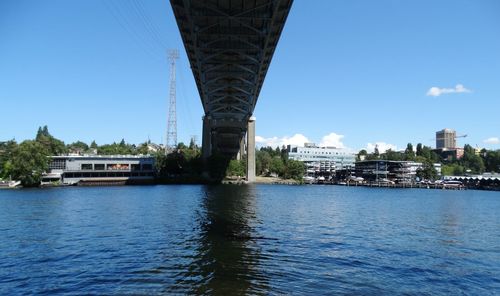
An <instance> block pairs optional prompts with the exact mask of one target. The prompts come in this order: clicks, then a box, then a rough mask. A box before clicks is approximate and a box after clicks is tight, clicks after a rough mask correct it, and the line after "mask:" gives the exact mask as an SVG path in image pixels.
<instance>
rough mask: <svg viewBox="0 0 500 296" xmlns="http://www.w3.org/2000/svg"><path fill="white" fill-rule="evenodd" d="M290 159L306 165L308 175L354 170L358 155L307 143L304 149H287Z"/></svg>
mask: <svg viewBox="0 0 500 296" xmlns="http://www.w3.org/2000/svg"><path fill="white" fill-rule="evenodd" d="M287 150H288V159H293V160H298V161H302V162H304V163H305V165H306V168H307V173H308V175H313V174H324V173H334V172H335V171H336V170H340V169H345V168H354V163H355V162H356V155H355V154H354V153H352V152H351V151H348V150H346V149H342V148H336V147H318V146H316V145H315V144H314V143H305V144H304V147H298V146H290V145H288V147H287Z"/></svg>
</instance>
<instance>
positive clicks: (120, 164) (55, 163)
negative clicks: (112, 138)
mask: <svg viewBox="0 0 500 296" xmlns="http://www.w3.org/2000/svg"><path fill="white" fill-rule="evenodd" d="M154 163H155V161H154V157H152V156H144V155H139V156H137V155H68V156H52V157H51V160H50V162H49V173H48V174H47V175H45V176H44V177H43V178H42V185H47V184H51V183H53V182H60V183H62V184H68V185H71V184H77V183H89V182H92V183H99V182H102V183H106V182H108V183H112V182H125V183H128V182H137V183H140V182H141V181H147V180H152V179H153V178H154Z"/></svg>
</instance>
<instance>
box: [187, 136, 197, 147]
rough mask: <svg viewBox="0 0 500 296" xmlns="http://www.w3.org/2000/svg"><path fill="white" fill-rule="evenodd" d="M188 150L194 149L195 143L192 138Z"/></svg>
mask: <svg viewBox="0 0 500 296" xmlns="http://www.w3.org/2000/svg"><path fill="white" fill-rule="evenodd" d="M189 149H196V142H195V141H194V137H192V138H191V140H190V141H189Z"/></svg>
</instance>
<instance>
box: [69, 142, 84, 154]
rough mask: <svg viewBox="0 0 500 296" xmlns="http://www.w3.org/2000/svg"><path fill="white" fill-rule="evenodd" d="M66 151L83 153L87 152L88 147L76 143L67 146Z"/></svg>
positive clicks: (81, 143)
mask: <svg viewBox="0 0 500 296" xmlns="http://www.w3.org/2000/svg"><path fill="white" fill-rule="evenodd" d="M67 149H68V150H70V151H73V152H85V151H88V150H89V145H87V144H86V143H84V142H82V141H76V142H74V143H71V144H69V145H68V146H67Z"/></svg>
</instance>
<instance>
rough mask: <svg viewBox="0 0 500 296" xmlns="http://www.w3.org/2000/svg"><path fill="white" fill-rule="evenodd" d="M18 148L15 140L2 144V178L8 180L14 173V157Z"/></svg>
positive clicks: (0, 166)
mask: <svg viewBox="0 0 500 296" xmlns="http://www.w3.org/2000/svg"><path fill="white" fill-rule="evenodd" d="M16 148H17V143H16V141H15V140H10V141H6V142H0V178H3V179H7V178H9V177H10V175H11V171H12V162H11V159H12V155H13V153H14V151H15V149H16Z"/></svg>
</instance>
